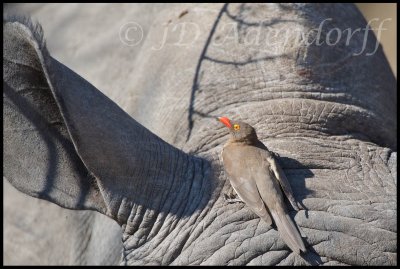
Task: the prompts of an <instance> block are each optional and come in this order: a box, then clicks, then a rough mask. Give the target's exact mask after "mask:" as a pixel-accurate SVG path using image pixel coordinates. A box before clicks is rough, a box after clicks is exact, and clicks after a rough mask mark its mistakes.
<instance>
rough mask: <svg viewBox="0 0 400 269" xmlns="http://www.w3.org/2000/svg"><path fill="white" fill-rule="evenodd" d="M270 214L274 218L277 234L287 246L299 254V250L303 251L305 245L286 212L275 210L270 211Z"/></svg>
mask: <svg viewBox="0 0 400 269" xmlns="http://www.w3.org/2000/svg"><path fill="white" fill-rule="evenodd" d="M271 214H272V217H273V218H274V221H275V224H276V226H277V228H278V232H279V234H280V235H281V237H282V239H283V241H285V243H286V244H287V245H288V246H289V248H290V249H291V250H292V251H293V252H295V253H297V254H300V250H302V251H303V252H305V251H306V247H305V246H304V242H303V239H302V238H301V236H300V233H299V232H298V230H297V228H296V226H295V225H294V223H293V221H292V219H291V218H290V216H289V215H288V214H287V213H286V212H285V213H277V212H275V211H271Z"/></svg>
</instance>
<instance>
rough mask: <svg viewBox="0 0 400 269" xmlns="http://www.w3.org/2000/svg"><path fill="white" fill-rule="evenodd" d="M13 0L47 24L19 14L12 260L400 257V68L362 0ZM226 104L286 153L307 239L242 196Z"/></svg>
mask: <svg viewBox="0 0 400 269" xmlns="http://www.w3.org/2000/svg"><path fill="white" fill-rule="evenodd" d="M5 10H6V11H7V14H10V13H13V12H14V13H17V12H21V14H22V13H23V12H25V13H27V14H28V15H29V16H32V17H33V18H35V19H38V20H39V21H40V22H41V24H42V25H43V28H44V30H42V27H41V25H40V24H39V23H37V22H32V21H31V20H30V19H28V18H27V17H26V16H25V15H24V16H22V15H19V14H17V15H13V14H11V15H7V16H6V17H5V19H4V20H3V35H4V37H3V43H4V46H3V106H4V109H3V124H4V134H3V144H4V150H3V159H4V164H3V168H4V171H3V178H4V179H5V180H4V181H3V182H4V183H3V186H4V190H5V191H4V192H3V194H4V197H5V200H4V202H5V203H4V207H3V208H4V210H5V213H4V220H3V225H4V236H5V239H4V249H5V250H4V252H3V255H4V259H5V260H4V262H5V264H48V265H54V264H69V265H73V264H122V265H140V264H142V265H143V264H144V265H149V264H155V265H396V264H397V261H396V260H397V228H396V225H397V222H396V216H397V215H396V198H397V196H396V187H397V168H396V160H397V138H396V132H397V116H396V115H397V114H396V109H397V103H396V102H397V101H396V97H397V96H396V95H397V92H396V79H395V77H394V75H393V73H392V71H391V69H390V67H389V65H388V62H387V60H386V58H385V56H384V53H383V51H382V47H381V46H380V45H379V43H377V39H376V37H375V36H374V35H373V34H372V32H371V31H369V34H368V35H367V34H366V32H368V31H367V30H365V31H362V30H359V31H356V29H367V28H366V24H367V23H366V21H365V19H364V18H363V16H362V15H361V13H360V12H359V10H358V9H357V8H356V7H355V6H354V5H353V4H196V5H195V4H171V5H162V4H157V5H149V4H126V5H111V4H97V5H89V4H83V5H77V4H74V5H72V4H68V5H67V4H66V5H60V4H55V5H48V4H44V5H38V4H35V5H8V6H6V9H5ZM129 23H130V24H129ZM129 25H130V26H131V27H133V26H134V28H129V29H128V30H127V28H124V27H126V26H129ZM321 25H322V26H323V27H321ZM182 29H185V30H182ZM318 29H320V30H321V31H318ZM338 29H339V30H345V29H350V30H348V32H349V33H351V34H352V35H351V36H350V37H351V38H349V39H347V38H344V37H343V38H341V39H339V38H338V33H339V30H338ZM287 30H290V31H287ZM124 31H125V32H124ZM129 31H130V32H129ZM135 31H136V32H135ZM44 32H45V33H46V39H45V38H44ZM283 32H284V33H288V34H287V35H286V36H285V35H280V33H283ZM334 33H336V35H335V34H334ZM128 34H133V35H134V36H133V37H132V36H129V35H128ZM318 34H320V38H322V39H321V40H325V42H323V43H321V44H318V43H317V42H311V41H313V39H315V38H316V37H318ZM257 37H258V39H257ZM324 38H325V39H324ZM326 38H328V39H326ZM329 38H331V39H332V40H331V39H329ZM138 39H139V42H138ZM254 40H256V41H257V42H255V41H254ZM299 40H300V41H299ZM327 40H328V42H327ZM252 41H254V42H252ZM308 41H309V42H308ZM132 42H133V43H132ZM376 44H378V46H377V48H376ZM364 45H365V48H364V50H363V46H364ZM374 51H375V52H374ZM372 52H374V53H372ZM221 115H224V116H228V117H229V118H236V119H238V120H244V121H246V122H248V123H249V124H251V125H252V126H254V127H255V128H256V130H257V134H258V136H259V139H260V141H262V142H263V143H264V144H265V145H266V146H268V148H269V149H270V150H272V151H273V152H275V153H276V154H277V159H278V162H279V163H280V165H281V167H282V169H283V170H284V172H285V174H286V176H287V178H288V181H289V182H290V185H291V187H292V189H293V193H294V196H295V198H296V200H298V201H300V203H301V204H302V206H303V208H304V209H302V210H300V211H298V212H297V211H294V210H292V211H290V214H291V216H292V218H293V219H294V220H295V222H296V223H297V225H298V226H299V227H300V229H301V231H302V236H303V238H304V242H305V245H306V248H307V252H306V253H304V254H302V255H297V254H295V253H293V252H292V251H290V249H289V248H288V247H287V245H286V244H285V243H284V241H283V240H282V239H281V238H280V236H279V233H278V231H277V230H276V229H275V228H274V227H271V226H269V225H267V224H266V223H264V222H263V221H262V220H260V218H259V217H258V216H257V215H255V214H254V213H253V212H252V211H251V210H250V209H249V208H248V207H246V206H245V205H244V204H243V203H227V202H226V201H225V199H224V193H226V192H227V191H229V190H231V186H230V184H229V180H228V179H227V175H226V174H225V172H224V170H223V167H222V163H221V159H220V153H221V150H222V146H223V144H224V142H225V141H226V139H227V136H228V134H227V132H226V131H225V130H224V127H223V126H221V125H220V124H219V123H218V122H217V121H215V117H217V116H221ZM37 198H39V199H37Z"/></svg>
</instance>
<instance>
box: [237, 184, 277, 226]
mask: <svg viewBox="0 0 400 269" xmlns="http://www.w3.org/2000/svg"><path fill="white" fill-rule="evenodd" d="M230 179H231V184H232V187H233V189H234V190H235V191H236V193H237V194H238V195H239V197H240V199H242V201H243V202H245V203H246V205H247V206H249V207H250V208H251V209H252V210H253V212H254V213H256V214H257V215H258V216H260V218H262V219H263V220H264V221H265V222H266V223H267V224H268V225H271V224H272V218H271V216H270V214H269V213H268V211H267V209H266V207H265V205H264V202H263V200H262V198H261V196H260V193H259V192H258V189H257V185H256V184H255V181H253V180H249V179H244V178H239V179H236V178H235V177H234V176H233V177H232V176H230ZM232 179H233V180H232ZM233 181H236V183H233ZM237 183H239V184H237Z"/></svg>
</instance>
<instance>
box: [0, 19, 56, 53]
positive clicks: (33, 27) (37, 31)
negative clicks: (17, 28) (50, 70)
mask: <svg viewBox="0 0 400 269" xmlns="http://www.w3.org/2000/svg"><path fill="white" fill-rule="evenodd" d="M6 23H20V24H22V25H23V26H25V27H26V28H27V29H28V30H29V32H30V33H31V35H32V37H33V39H34V40H35V43H36V45H37V48H38V49H39V50H40V51H41V52H42V53H43V54H45V55H46V56H47V55H48V54H49V53H48V50H47V47H46V40H45V38H44V33H43V28H42V25H40V23H39V22H38V21H32V19H31V18H30V17H29V16H26V15H18V14H5V15H4V17H3V27H4V25H5V24H6Z"/></svg>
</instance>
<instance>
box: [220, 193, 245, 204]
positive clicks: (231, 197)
mask: <svg viewBox="0 0 400 269" xmlns="http://www.w3.org/2000/svg"><path fill="white" fill-rule="evenodd" d="M224 199H225V201H226V202H227V203H228V204H233V203H243V201H242V200H241V199H240V198H239V196H237V195H236V194H235V193H234V192H233V191H230V192H226V193H224Z"/></svg>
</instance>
